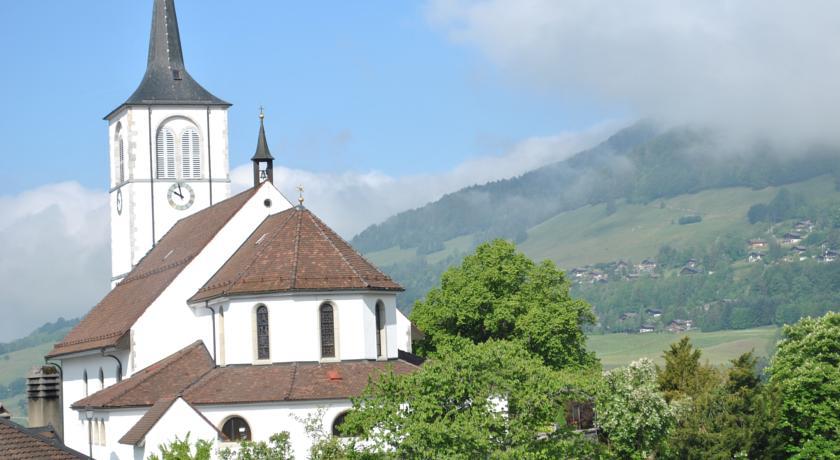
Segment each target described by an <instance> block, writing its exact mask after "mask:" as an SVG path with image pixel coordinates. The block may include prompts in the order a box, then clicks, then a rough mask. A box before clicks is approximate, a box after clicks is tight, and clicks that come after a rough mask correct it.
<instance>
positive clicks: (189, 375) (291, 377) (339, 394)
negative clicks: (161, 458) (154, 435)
mask: <svg viewBox="0 0 840 460" xmlns="http://www.w3.org/2000/svg"><path fill="white" fill-rule="evenodd" d="M419 368H420V367H419V366H418V365H417V364H412V363H410V362H409V361H407V360H406V359H404V358H401V359H393V360H389V361H364V360H362V361H342V362H336V363H311V362H307V363H278V364H269V365H261V366H252V365H233V366H227V367H214V364H213V360H212V358H211V357H210V355H209V353H208V352H207V349H206V348H205V347H204V344H203V342H196V343H194V344H192V345H190V346H188V347H187V348H184V349H183V350H181V351H179V352H177V353H175V354H174V355H172V356H169V357H168V358H166V359H164V360H162V361H160V362H158V363H155V364H153V365H151V366H149V367H148V368H146V369H143V370H142V371H140V372H138V373H136V374H134V375H133V376H132V377H131V378H129V379H126V380H123V381H122V382H120V383H118V384H116V385H114V386H111V387H108V388H106V389H104V390H102V391H100V392H98V393H96V394H94V395H91V396H89V397H87V398H85V399H82V400H81V401H77V402H75V403H74V404H73V405H72V407H73V408H74V409H82V408H84V407H88V406H89V407H93V408H106V409H114V408H122V407H148V406H155V405H160V406H159V410H158V411H157V412H159V413H158V415H157V416H158V417H159V416H162V415H163V413H165V412H166V409H168V407H169V406H166V408H163V407H162V405H165V404H164V403H165V401H167V400H169V401H170V404H171V401H173V400H174V399H175V398H177V397H178V396H181V397H183V398H184V400H185V401H186V402H188V403H190V404H235V403H255V402H280V401H307V400H321V399H348V398H352V397H356V396H359V395H361V394H362V391H364V389H365V387H366V386H367V384H368V381H369V378H375V377H377V376H378V375H379V374H381V373H382V372H387V371H389V370H393V371H394V373H396V374H398V375H401V374H408V373H411V372H414V371H416V370H417V369H419ZM157 412H156V413H157ZM153 415H154V414H153ZM150 417H151V416H150ZM149 420H154V421H156V419H154V418H150V419H149ZM141 428H142V427H141ZM149 428H151V426H149ZM138 429H140V428H138Z"/></svg>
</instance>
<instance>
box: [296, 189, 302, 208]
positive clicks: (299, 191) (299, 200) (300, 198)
mask: <svg viewBox="0 0 840 460" xmlns="http://www.w3.org/2000/svg"><path fill="white" fill-rule="evenodd" d="M297 189H298V193H299V194H300V195H299V196H298V202H299V203H300V205H301V206H303V185H298V188H297Z"/></svg>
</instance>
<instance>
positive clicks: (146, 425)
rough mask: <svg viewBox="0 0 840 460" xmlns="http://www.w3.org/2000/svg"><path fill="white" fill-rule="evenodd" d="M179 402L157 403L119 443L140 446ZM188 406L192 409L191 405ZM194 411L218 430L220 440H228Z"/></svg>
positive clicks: (164, 400) (173, 399)
mask: <svg viewBox="0 0 840 460" xmlns="http://www.w3.org/2000/svg"><path fill="white" fill-rule="evenodd" d="M177 400H178V397H174V398H163V399H161V400H160V401H158V402H156V403H155V404H154V405H153V406H152V407H151V408H150V409H149V410H147V411H146V413H145V414H143V416H142V417H140V420H138V421H137V423H135V424H134V426H132V427H131V429H129V430H128V432H126V433H125V434H124V435H123V437H122V438H120V440H119V443H120V444H127V445H129V446H133V445H137V444H139V443H140V442H141V441H142V440H143V439H145V437H146V435H147V434H149V431H152V428H154V427H155V425H157V422H158V421H160V419H162V418H163V416H164V415H166V412H167V411H169V408H170V407H172V405H173V404H174V403H175V401H177ZM186 404H187V405H189V406H190V407H192V405H191V404H190V403H186ZM192 409H193V410H195V412H196V414H198V416H199V417H201V418H202V419H204V421H205V422H207V424H208V425H210V426H211V427H212V428H213V429H214V430H216V433H217V434H218V436H219V437H220V438H222V439H227V437H226V436H225V435H224V434H222V433H221V432H220V431H219V430H218V428H216V427H215V425H213V423H212V422H210V421H209V420H207V418H206V417H204V415H202V414H201V412H199V411H198V410H196V409H195V408H194V407H192Z"/></svg>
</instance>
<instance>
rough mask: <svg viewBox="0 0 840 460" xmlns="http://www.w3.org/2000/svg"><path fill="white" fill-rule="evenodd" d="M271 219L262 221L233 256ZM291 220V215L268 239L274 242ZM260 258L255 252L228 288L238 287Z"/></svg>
mask: <svg viewBox="0 0 840 460" xmlns="http://www.w3.org/2000/svg"><path fill="white" fill-rule="evenodd" d="M271 217H272V216H267V217H266V218H265V219H263V221H262V222H260V224H259V225H257V228H255V229H254V231H253V232H251V234H250V235H248V238H245V241H243V242H242V244H240V245H239V247H238V248H236V251H234V252H233V254H236V253H237V252H238V251H239V250H240V249H242V247H244V246H245V245H246V244H248V241H250V240H251V237H253V236H254V235H256V233H257V230H259V229H260V227H262V226H263V224H264V223H265V222H266V221H268V219H271ZM291 218H292V216H291V215H289V217H288V218H286V220H285V221H284V222H283V223H282V224H281V225H280V226H278V227H277V229H276V230H274V231H273V232H268V233H266V234H267V235H268V234H270V235H271V236H270V237H268V239H269V240H271V241H274V239H275V238H276V237H277V234H278V233H280V230H283V229H284V228H286V223H288V222H289V220H291ZM233 254H232V255H231V257H233ZM259 256H260V253H259V251H255V252H254V257H253V258H252V259H251V261H250V262H248V264H247V265H246V266H245V267H244V268H243V269H242V270H240V271H239V273H237V274H236V277H235V278H234V279H233V280H231V281H229V282H228V283H227V284H228V286H234V285H236V283H237V282H239V280H241V279H242V278H243V277H244V276H245V274H246V273H248V270H250V269H251V267H253V266H254V263H256V262H257V259H258V258H259ZM224 266H225V264H222V266H221V267H219V270H221V269H222V268H224ZM213 276H215V274H213ZM210 279H211V280H212V279H213V277H212V276H211V277H210ZM222 292H223V293H225V292H226V290H223V291H222Z"/></svg>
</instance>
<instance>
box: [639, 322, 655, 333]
mask: <svg viewBox="0 0 840 460" xmlns="http://www.w3.org/2000/svg"><path fill="white" fill-rule="evenodd" d="M654 331H656V326H654V325H653V324H642V326H641V327H639V334H647V333H648V332H654Z"/></svg>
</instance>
